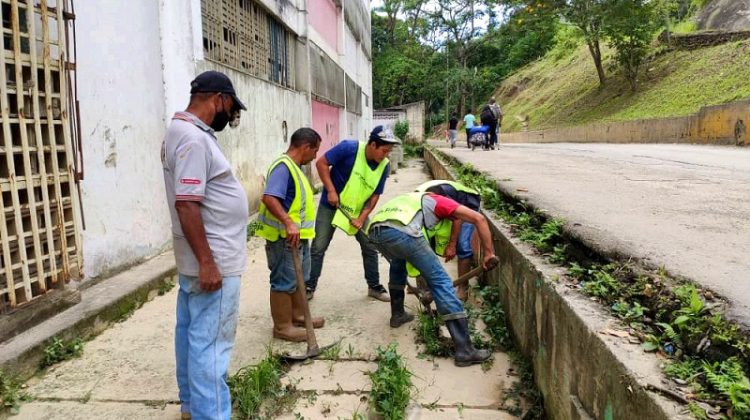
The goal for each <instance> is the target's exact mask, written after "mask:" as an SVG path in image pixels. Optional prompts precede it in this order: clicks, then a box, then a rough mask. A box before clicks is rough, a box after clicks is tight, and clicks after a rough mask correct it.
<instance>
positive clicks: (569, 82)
mask: <svg viewBox="0 0 750 420" xmlns="http://www.w3.org/2000/svg"><path fill="white" fill-rule="evenodd" d="M685 25H689V24H685ZM681 29H682V30H687V29H689V28H687V27H686V28H681ZM603 56H604V66H605V71H606V73H607V76H608V78H609V80H608V81H607V85H606V86H605V87H604V88H602V89H600V88H599V82H598V79H597V76H596V70H595V68H594V65H593V61H592V60H591V56H590V54H589V52H588V50H587V48H586V46H585V45H581V46H579V47H578V49H577V50H576V51H574V52H573V53H572V54H571V55H568V56H566V57H563V58H559V57H557V56H552V55H548V56H545V57H544V58H542V59H540V60H538V61H536V62H534V63H531V64H530V65H528V66H526V67H524V68H523V69H521V70H519V71H518V72H516V73H515V74H514V75H512V76H510V77H509V78H508V79H506V80H505V81H504V82H503V83H502V84H501V86H500V87H499V88H498V89H497V91H496V92H495V96H496V97H498V98H499V101H500V103H501V104H502V106H503V111H504V112H505V119H504V121H503V130H504V131H507V132H510V131H520V130H521V124H520V122H519V121H518V119H517V118H516V116H520V115H529V117H530V124H529V129H530V130H540V129H547V128H554V127H565V126H574V125H582V124H587V123H592V122H610V121H625V120H637V119H648V118H663V117H673V116H684V115H689V114H692V113H695V112H697V111H698V110H699V109H700V108H701V107H702V106H709V105H717V104H722V103H727V102H732V101H736V100H740V99H746V98H750V84H749V83H747V80H748V79H750V40H744V41H739V42H732V43H727V44H723V45H718V46H714V47H707V48H701V49H698V50H694V51H671V52H664V53H662V54H656V55H655V56H654V57H652V58H651V59H649V60H648V61H647V62H646V64H645V65H644V66H643V73H642V75H641V77H640V78H639V83H640V86H639V90H638V91H637V92H635V93H632V92H630V90H629V87H628V84H627V82H626V80H625V78H624V77H623V75H622V74H621V73H620V72H619V70H617V69H612V68H611V67H612V60H611V56H612V51H611V50H610V49H609V48H607V47H606V46H605V47H604V48H603Z"/></svg>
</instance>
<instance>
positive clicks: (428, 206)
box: [368, 192, 495, 366]
mask: <svg viewBox="0 0 750 420" xmlns="http://www.w3.org/2000/svg"><path fill="white" fill-rule="evenodd" d="M456 220H461V221H463V222H469V223H472V224H473V225H475V226H476V227H477V232H478V233H479V239H480V242H481V245H482V249H483V261H482V264H483V265H484V266H485V267H487V265H488V263H489V262H490V261H492V260H494V259H495V252H494V249H493V247H492V237H491V234H490V228H489V224H488V223H487V220H486V219H485V218H484V216H482V215H481V214H480V213H478V212H476V211H474V210H471V209H469V208H468V207H466V206H462V205H461V204H459V203H457V202H456V201H454V200H451V199H450V198H447V197H443V196H440V195H437V194H433V193H422V192H413V193H407V194H402V195H399V196H397V197H396V198H394V199H392V200H390V201H388V202H387V203H385V204H384V205H383V206H382V207H381V208H380V209H379V210H378V211H377V213H375V215H374V216H373V218H372V222H371V223H370V225H369V227H368V235H369V238H370V240H371V241H372V243H373V244H375V246H376V247H377V248H378V250H379V251H380V252H381V253H382V254H383V256H385V257H386V258H387V259H388V262H389V263H390V269H389V280H388V289H389V292H390V294H391V319H390V325H391V327H392V328H397V327H400V326H401V325H403V324H405V323H408V322H410V321H411V320H413V319H414V315H412V314H410V313H408V312H406V310H405V309H404V288H405V287H406V277H407V268H406V265H407V263H409V264H411V265H412V266H414V267H415V268H416V269H417V270H419V271H420V273H421V275H422V276H423V277H424V279H425V280H426V281H427V285H428V287H429V288H430V291H431V292H432V296H433V299H434V300H435V304H436V306H437V310H438V313H440V314H441V316H442V318H443V320H445V325H446V326H447V327H448V331H449V332H450V335H451V338H452V339H453V343H454V345H455V349H456V352H455V355H454V362H455V364H456V366H468V365H471V364H473V363H481V362H483V361H485V360H487V359H489V358H490V357H491V356H492V354H491V353H490V351H488V350H478V349H475V348H474V346H473V345H472V344H471V338H470V337H469V324H468V320H467V319H466V312H465V311H464V306H463V303H462V302H461V300H460V299H458V297H457V296H456V292H455V289H454V288H453V282H452V281H451V278H450V276H449V275H448V273H447V272H446V271H445V268H443V265H442V264H441V263H440V260H439V259H438V256H437V255H436V254H435V252H434V251H433V249H432V248H431V247H430V243H429V242H428V236H429V235H428V231H435V229H436V227H437V226H438V225H439V224H440V223H441V222H444V221H448V222H453V221H456ZM444 229H445V228H444Z"/></svg>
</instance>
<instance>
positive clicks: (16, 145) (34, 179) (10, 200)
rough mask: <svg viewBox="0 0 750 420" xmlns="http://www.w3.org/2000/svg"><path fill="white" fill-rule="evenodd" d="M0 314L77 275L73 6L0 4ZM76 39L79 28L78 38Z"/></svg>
mask: <svg viewBox="0 0 750 420" xmlns="http://www.w3.org/2000/svg"><path fill="white" fill-rule="evenodd" d="M0 4H1V5H2V51H1V52H2V54H0V90H1V92H0V108H1V109H0V123H1V124H2V129H1V130H0V313H5V312H7V311H9V310H11V309H13V308H16V307H18V306H20V305H23V304H26V303H29V302H31V301H32V300H33V299H35V298H38V297H40V296H43V295H44V294H45V293H47V291H49V290H51V289H54V288H62V287H63V286H64V284H65V282H67V281H68V280H70V279H71V278H77V277H79V276H80V267H81V254H80V250H81V243H80V236H79V233H78V232H79V224H80V213H79V196H78V195H77V194H78V190H77V185H76V182H77V181H78V180H80V179H81V178H82V171H79V168H81V165H80V153H79V151H80V143H79V139H80V134H79V132H78V129H77V127H78V124H77V103H76V101H75V94H74V92H73V89H74V87H75V84H74V80H75V79H74V77H73V76H74V70H75V63H74V62H73V61H74V60H72V59H71V57H70V51H74V49H73V48H74V47H73V46H71V45H69V44H71V43H70V42H68V41H69V38H70V34H69V31H68V29H69V28H71V29H73V26H72V25H73V19H74V18H75V15H74V12H73V4H72V0H0ZM74 34H75V32H74V29H73V35H74Z"/></svg>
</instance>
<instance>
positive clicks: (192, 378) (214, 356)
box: [161, 71, 248, 420]
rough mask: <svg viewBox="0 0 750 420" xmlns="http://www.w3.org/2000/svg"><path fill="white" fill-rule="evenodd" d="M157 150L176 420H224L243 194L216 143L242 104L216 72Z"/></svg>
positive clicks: (241, 260) (242, 258)
mask: <svg viewBox="0 0 750 420" xmlns="http://www.w3.org/2000/svg"><path fill="white" fill-rule="evenodd" d="M190 86H191V88H190V103H189V104H188V107H187V109H186V110H185V111H182V112H177V113H176V114H175V115H174V116H173V117H172V122H171V123H170V125H169V128H168V129H167V132H166V135H165V136H164V141H163V143H162V148H161V159H162V167H163V171H164V184H165V187H166V193H167V204H168V207H169V212H170V216H171V218H172V238H173V240H174V255H175V260H176V263H177V271H178V273H179V291H178V294H177V325H176V327H175V357H176V362H177V363H176V365H177V386H178V388H179V399H180V404H181V412H182V418H183V419H190V418H192V419H196V420H198V419H226V420H229V418H230V416H231V410H232V402H231V398H230V395H229V387H228V386H227V383H226V377H227V369H228V368H229V360H230V358H231V355H232V347H233V346H234V337H235V331H236V329H237V312H238V307H239V293H240V277H241V276H242V273H243V272H244V271H245V264H246V261H247V255H246V252H247V251H246V249H247V248H246V242H247V221H248V202H247V196H246V195H245V190H244V189H243V188H242V185H240V183H239V181H237V178H235V176H234V174H232V169H231V166H230V164H229V162H228V161H227V159H226V158H225V157H224V154H223V153H222V151H221V149H220V148H219V144H218V142H217V141H216V133H217V132H220V131H222V130H223V129H224V128H225V127H226V126H227V124H228V123H229V122H230V120H231V119H233V118H236V117H239V111H240V110H244V109H246V108H245V105H244V104H243V103H242V102H241V101H240V100H239V98H238V97H237V94H236V93H235V91H234V87H233V86H232V82H231V81H230V80H229V78H228V77H227V76H226V75H224V74H222V73H220V72H217V71H207V72H205V73H201V74H199V75H198V76H197V77H196V78H195V80H193V81H192V82H191V84H190Z"/></svg>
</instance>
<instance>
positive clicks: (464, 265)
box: [456, 258, 471, 302]
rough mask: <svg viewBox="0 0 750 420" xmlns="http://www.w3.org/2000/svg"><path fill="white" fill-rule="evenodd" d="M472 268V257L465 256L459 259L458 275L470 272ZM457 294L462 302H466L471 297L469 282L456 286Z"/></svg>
mask: <svg viewBox="0 0 750 420" xmlns="http://www.w3.org/2000/svg"><path fill="white" fill-rule="evenodd" d="M470 270H471V258H464V259H462V260H458V277H461V276H462V275H464V274H466V273H468V272H469V271H470ZM456 296H458V298H459V299H461V301H462V302H466V300H467V299H468V298H469V284H468V283H464V284H462V285H459V286H456Z"/></svg>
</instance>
